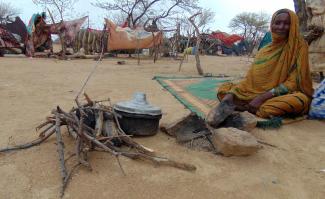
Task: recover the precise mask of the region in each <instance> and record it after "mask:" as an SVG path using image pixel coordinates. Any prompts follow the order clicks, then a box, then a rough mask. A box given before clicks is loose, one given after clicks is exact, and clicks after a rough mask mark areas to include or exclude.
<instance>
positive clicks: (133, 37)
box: [105, 19, 163, 51]
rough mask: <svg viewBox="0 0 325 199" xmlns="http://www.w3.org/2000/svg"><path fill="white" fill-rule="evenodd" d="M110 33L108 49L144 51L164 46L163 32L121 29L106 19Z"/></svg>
mask: <svg viewBox="0 0 325 199" xmlns="http://www.w3.org/2000/svg"><path fill="white" fill-rule="evenodd" d="M105 22H106V27H107V30H108V32H109V37H108V41H107V49H108V50H109V51H110V50H124V49H144V48H152V47H155V46H158V45H160V44H162V41H163V34H162V32H154V33H152V32H147V31H145V30H144V29H143V28H136V29H134V30H133V29H131V28H129V27H125V28H122V27H119V26H117V25H116V24H115V23H113V22H112V21H111V20H109V19H105Z"/></svg>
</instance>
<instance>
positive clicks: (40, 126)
mask: <svg viewBox="0 0 325 199" xmlns="http://www.w3.org/2000/svg"><path fill="white" fill-rule="evenodd" d="M50 123H52V121H50V120H47V121H45V122H43V123H41V124H40V125H38V126H37V127H36V131H38V130H39V129H41V128H43V127H44V126H46V125H48V124H50Z"/></svg>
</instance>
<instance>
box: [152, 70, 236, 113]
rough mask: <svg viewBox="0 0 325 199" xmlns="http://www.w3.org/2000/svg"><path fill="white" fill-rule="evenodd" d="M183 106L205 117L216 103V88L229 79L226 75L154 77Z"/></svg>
mask: <svg viewBox="0 0 325 199" xmlns="http://www.w3.org/2000/svg"><path fill="white" fill-rule="evenodd" d="M154 79H155V80H157V81H158V82H159V83H160V84H161V85H162V86H163V87H164V88H165V89H166V90H167V91H169V92H170V93H171V94H172V95H173V96H175V97H176V99H178V100H179V101H180V102H181V103H182V104H184V106H185V107H186V108H188V109H190V110H191V111H192V112H194V113H196V114H197V115H198V116H200V117H201V118H205V116H206V115H207V113H208V112H209V110H210V109H211V108H212V107H213V106H215V105H216V104H218V102H219V101H218V99H217V88H218V86H220V85H221V84H223V83H225V82H228V81H230V78H227V77H161V76H156V77H154Z"/></svg>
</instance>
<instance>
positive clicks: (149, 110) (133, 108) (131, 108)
mask: <svg viewBox="0 0 325 199" xmlns="http://www.w3.org/2000/svg"><path fill="white" fill-rule="evenodd" d="M114 109H115V110H118V111H123V112H126V113H136V114H146V115H161V109H160V108H159V107H156V106H152V105H150V104H149V103H148V102H147V98H146V94H145V93H142V92H136V93H134V94H133V99H132V100H130V101H126V102H118V103H116V104H115V105H114Z"/></svg>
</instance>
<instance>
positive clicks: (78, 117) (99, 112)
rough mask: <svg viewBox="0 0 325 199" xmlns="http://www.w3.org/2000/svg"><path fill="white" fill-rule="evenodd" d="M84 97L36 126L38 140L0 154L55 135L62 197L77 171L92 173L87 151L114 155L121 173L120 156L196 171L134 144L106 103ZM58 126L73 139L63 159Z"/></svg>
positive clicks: (34, 143) (57, 109)
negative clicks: (68, 164) (70, 161)
mask: <svg viewBox="0 0 325 199" xmlns="http://www.w3.org/2000/svg"><path fill="white" fill-rule="evenodd" d="M85 98H86V101H87V103H86V104H82V105H81V104H80V103H79V102H78V100H77V99H76V103H77V107H76V108H72V109H71V111H69V112H65V111H64V110H62V109H61V108H60V107H59V106H57V107H56V108H55V109H54V110H52V115H51V116H48V117H46V121H44V122H43V123H41V124H40V125H39V126H37V127H36V130H37V131H38V132H39V137H38V138H37V139H36V140H34V141H32V142H29V143H26V144H22V145H18V146H13V147H8V148H4V149H0V153H1V152H9V151H13V150H19V149H26V148H30V147H32V146H35V145H39V144H40V143H42V142H43V141H45V140H46V139H48V138H49V137H50V136H51V135H53V134H55V135H56V140H57V152H58V155H59V162H60V170H61V175H62V187H61V190H60V194H61V197H62V196H63V195H64V191H65V188H66V186H67V184H68V182H69V179H70V178H71V175H72V173H73V172H74V171H75V169H76V168H79V167H80V166H85V167H86V168H88V169H89V170H90V171H91V170H92V167H91V164H90V162H88V158H87V156H88V152H90V151H104V152H108V153H110V154H111V155H114V156H115V157H116V160H117V162H118V164H119V166H120V168H121V171H122V173H123V174H125V172H124V170H123V168H122V165H121V162H120V161H119V157H120V156H121V155H122V156H125V157H128V158H131V159H141V160H147V161H150V162H152V163H154V164H156V165H168V166H172V167H176V168H179V169H183V170H188V171H194V170H196V167H195V166H193V165H191V164H186V163H180V162H177V161H173V160H170V159H168V158H164V157H160V156H159V157H158V156H156V155H155V152H154V151H153V150H151V149H149V148H146V147H144V146H143V145H141V144H139V143H137V142H135V141H134V140H133V139H132V138H131V137H130V136H129V135H127V134H125V133H124V131H123V130H122V129H121V127H120V125H119V122H118V115H117V114H116V113H115V112H114V109H113V108H112V106H111V104H110V103H109V100H105V101H92V100H91V99H90V98H89V97H88V96H87V95H86V94H85ZM105 103H106V105H105ZM107 104H108V105H107ZM61 126H66V128H67V132H68V133H69V135H70V137H71V138H73V139H74V140H75V142H74V143H75V145H76V146H75V149H76V150H75V153H74V154H73V155H71V156H70V157H68V158H65V152H64V142H63V139H62V133H61ZM71 157H75V158H76V164H75V165H74V166H73V167H72V168H70V169H69V171H68V169H67V167H66V161H67V160H68V159H71Z"/></svg>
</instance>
